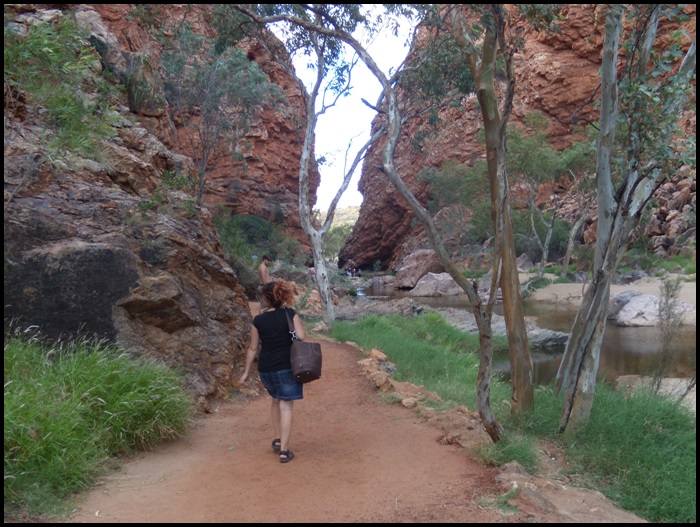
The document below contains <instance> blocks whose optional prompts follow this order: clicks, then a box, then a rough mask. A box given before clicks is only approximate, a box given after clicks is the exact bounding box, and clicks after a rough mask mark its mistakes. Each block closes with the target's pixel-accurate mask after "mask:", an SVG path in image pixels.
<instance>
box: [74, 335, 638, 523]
mask: <svg viewBox="0 0 700 527" xmlns="http://www.w3.org/2000/svg"><path fill="white" fill-rule="evenodd" d="M320 342H322V346H323V352H324V374H323V378H322V379H321V380H319V381H316V382H313V383H311V384H308V385H306V386H305V388H304V392H305V393H304V399H303V400H302V401H298V402H296V403H295V417H294V433H293V437H292V450H293V451H294V452H295V454H296V457H295V458H294V460H293V461H292V462H291V463H289V464H281V463H279V460H278V456H277V455H276V454H275V453H274V452H273V451H272V449H271V448H270V442H271V440H272V435H273V434H272V428H271V425H270V419H269V407H270V398H269V396H268V395H267V393H266V392H265V391H264V389H262V387H261V386H260V385H259V384H258V385H257V387H256V389H255V390H252V393H251V394H249V395H239V396H238V397H237V398H236V399H233V400H230V401H227V402H225V403H223V404H222V405H221V406H220V407H219V408H218V410H217V411H216V412H215V413H213V414H210V415H207V416H204V417H201V418H198V419H197V421H196V423H195V426H194V428H193V429H192V430H191V431H190V432H189V433H188V434H187V436H186V437H185V438H182V439H180V440H177V441H175V442H172V443H170V444H167V445H164V446H161V447H159V448H158V449H156V450H154V451H151V452H145V453H140V454H137V455H135V456H134V457H133V458H131V459H129V460H127V461H125V462H124V465H123V466H122V467H121V469H120V470H118V471H116V472H114V473H113V474H112V475H110V476H109V477H108V478H106V479H105V480H104V481H103V482H101V483H100V484H99V485H98V486H97V487H95V488H94V489H92V490H91V491H90V492H88V493H86V494H85V496H84V497H83V499H82V500H81V503H80V506H79V508H78V509H77V511H76V512H75V513H74V514H73V516H72V517H71V518H70V519H69V520H68V522H76V523H132V522H133V523H137V522H138V523H144V522H145V523H171V522H172V523H176V522H179V523H195V522H196V523H214V522H217V523H218V522H221V523H223V522H227V523H228V522H231V523H234V522H235V523H243V522H248V523H252V522H255V523H263V522H264V523H267V522H271V523H277V522H293V523H297V522H333V523H338V522H363V523H364V522H373V523H375V522H376V523H379V522H382V523H384V522H391V523H394V522H401V523H413V522H469V523H472V522H474V523H495V522H500V523H514V522H551V523H560V522H580V521H588V522H594V523H595V522H634V521H639V519H638V518H636V517H634V516H633V515H630V514H628V513H626V512H624V511H619V510H617V509H615V508H614V507H612V505H610V503H609V502H608V501H607V500H606V499H605V498H604V497H603V496H602V495H600V494H599V493H591V492H590V491H583V492H582V493H579V492H578V491H576V490H575V489H571V488H570V485H565V484H564V485H562V484H559V483H553V482H552V481H550V480H540V479H536V478H532V477H530V476H528V475H525V474H521V473H518V472H517V470H516V472H515V473H512V474H508V475H507V476H504V475H503V474H501V475H499V474H500V472H499V470H498V469H496V468H491V467H485V466H483V465H481V464H479V462H477V461H476V460H475V459H474V457H473V455H472V454H470V452H469V451H468V450H466V449H464V448H462V447H460V446H459V445H456V444H442V443H441V442H439V439H440V438H443V437H445V432H444V431H443V430H440V429H438V428H436V427H435V426H434V425H432V424H430V423H429V422H427V421H426V420H425V419H424V418H422V417H420V416H419V415H418V414H417V413H416V412H414V411H412V410H410V409H408V408H405V407H403V406H402V405H398V404H387V403H385V402H382V401H381V400H380V397H379V395H378V391H377V389H376V387H375V385H374V384H373V383H372V382H370V380H369V379H368V377H367V375H366V374H365V373H364V372H363V371H362V370H361V368H360V366H359V365H358V360H360V359H361V358H362V357H361V354H360V352H359V350H358V349H357V348H356V347H354V346H352V345H349V344H343V343H335V342H331V341H326V340H320ZM462 432H464V431H462ZM478 433H480V434H482V435H485V434H484V432H483V431H478ZM504 478H505V479H504ZM499 480H500V481H501V482H502V483H500V484H499V483H498V482H497V481H499ZM515 481H517V482H518V485H519V487H520V492H519V496H518V497H517V500H516V501H517V503H516V505H517V506H518V511H517V512H505V511H504V510H503V509H500V508H497V507H495V506H492V505H488V503H493V502H494V498H496V497H498V496H501V495H503V494H504V493H505V492H506V491H507V490H508V489H509V488H511V486H512V485H513V482H515Z"/></svg>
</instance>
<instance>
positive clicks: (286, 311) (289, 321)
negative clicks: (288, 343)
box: [284, 307, 298, 340]
mask: <svg viewBox="0 0 700 527" xmlns="http://www.w3.org/2000/svg"><path fill="white" fill-rule="evenodd" d="M284 314H285V315H286V316H287V324H288V325H289V333H290V334H291V335H292V340H298V339H297V332H296V330H295V329H294V322H292V319H291V318H289V308H286V307H285V308H284Z"/></svg>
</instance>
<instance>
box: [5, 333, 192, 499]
mask: <svg viewBox="0 0 700 527" xmlns="http://www.w3.org/2000/svg"><path fill="white" fill-rule="evenodd" d="M4 383H5V391H4V403H5V409H4V410H5V411H4V443H5V487H4V489H5V490H4V498H5V511H8V509H12V508H17V507H22V508H26V509H28V510H30V511H32V510H41V511H46V510H47V508H49V507H50V506H51V505H55V504H57V503H59V502H60V501H61V500H65V499H66V498H69V497H71V496H72V495H73V493H75V492H77V491H79V490H82V489H84V488H86V487H87V486H88V485H89V484H90V483H92V481H93V479H94V478H95V477H96V476H97V475H99V474H100V473H101V472H102V471H103V470H105V468H106V467H107V466H108V464H109V462H110V460H111V459H113V458H114V457H115V456H117V455H119V454H122V453H124V452H131V451H134V450H137V449H147V448H152V447H153V446H155V445H157V444H159V443H161V442H163V441H165V440H168V439H171V438H174V437H178V436H180V435H182V433H183V432H184V431H185V430H186V429H187V427H188V425H189V422H190V418H191V413H192V408H193V406H192V400H191V398H190V396H189V395H188V394H187V392H186V391H185V389H184V388H183V377H182V375H180V374H179V373H177V372H175V371H173V370H171V369H169V368H167V367H165V366H163V365H160V364H157V363H155V362H153V361H146V360H140V359H135V358H133V357H131V356H130V355H129V354H127V353H123V352H120V351H119V350H118V349H116V348H115V347H113V346H110V345H108V344H105V343H104V342H98V341H91V340H87V339H84V340H78V341H75V342H70V343H63V344H60V343H54V344H49V343H47V342H42V341H41V340H39V339H38V338H37V337H36V336H35V335H33V334H32V333H31V332H28V333H27V334H24V335H23V334H21V333H19V332H9V333H8V331H6V334H5V352H4Z"/></svg>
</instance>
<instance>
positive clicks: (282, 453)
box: [280, 450, 294, 463]
mask: <svg viewBox="0 0 700 527" xmlns="http://www.w3.org/2000/svg"><path fill="white" fill-rule="evenodd" d="M283 456H284V457H283ZM292 459H294V452H292V451H291V450H280V463H289V462H290V461H291V460H292Z"/></svg>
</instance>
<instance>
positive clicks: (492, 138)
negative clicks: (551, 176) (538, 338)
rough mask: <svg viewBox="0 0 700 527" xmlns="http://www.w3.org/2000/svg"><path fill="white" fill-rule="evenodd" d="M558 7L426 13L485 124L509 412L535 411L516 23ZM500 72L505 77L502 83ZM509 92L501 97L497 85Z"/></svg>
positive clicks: (450, 8)
mask: <svg viewBox="0 0 700 527" xmlns="http://www.w3.org/2000/svg"><path fill="white" fill-rule="evenodd" d="M555 14H556V6H552V5H544V4H527V5H519V6H515V7H507V6H505V5H504V4H469V5H467V4H447V5H442V4H440V5H434V6H432V7H431V8H430V9H429V10H428V11H427V16H426V17H425V20H426V27H427V30H428V31H429V33H430V34H433V35H438V36H439V35H444V34H445V33H447V34H449V35H451V37H452V39H453V42H454V44H455V46H456V47H457V49H458V50H460V51H461V56H462V57H463V59H462V60H461V61H459V62H458V64H459V66H461V67H462V69H464V70H467V71H469V73H470V74H471V79H472V82H473V90H474V92H475V94H476V97H477V101H478V103H479V109H480V111H481V117H482V121H483V124H484V132H485V141H484V142H485V147H486V163H487V169H488V180H489V190H490V196H491V216H492V221H493V225H494V255H493V271H494V272H493V284H492V287H491V290H492V291H493V290H495V289H496V286H497V285H500V287H501V291H502V295H503V310H504V318H505V322H506V328H507V334H508V350H509V354H510V367H511V388H512V398H511V411H512V412H513V413H522V412H525V411H528V410H532V409H533V408H534V386H533V377H532V361H531V359H530V351H529V346H528V340H527V328H526V325H525V317H524V314H523V309H522V299H521V296H520V280H519V277H518V268H517V263H516V254H515V243H514V239H513V226H512V219H511V211H510V191H509V185H508V174H507V170H506V137H507V134H506V130H507V124H508V120H509V117H510V113H511V109H512V106H513V98H514V95H515V74H514V70H513V56H514V54H515V53H516V52H517V51H518V50H519V49H520V48H521V47H522V44H523V39H522V35H521V34H520V32H519V30H518V29H517V28H518V27H519V26H518V24H517V23H513V22H516V20H514V19H515V18H517V17H521V18H523V19H525V20H526V21H527V22H528V23H529V24H530V25H531V26H532V27H535V28H536V29H551V28H554V26H553V21H554V18H555ZM499 74H500V75H502V76H503V77H504V80H503V81H499V79H498V77H499ZM501 84H502V85H504V87H505V93H504V95H503V97H499V89H498V88H499V85H501Z"/></svg>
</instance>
